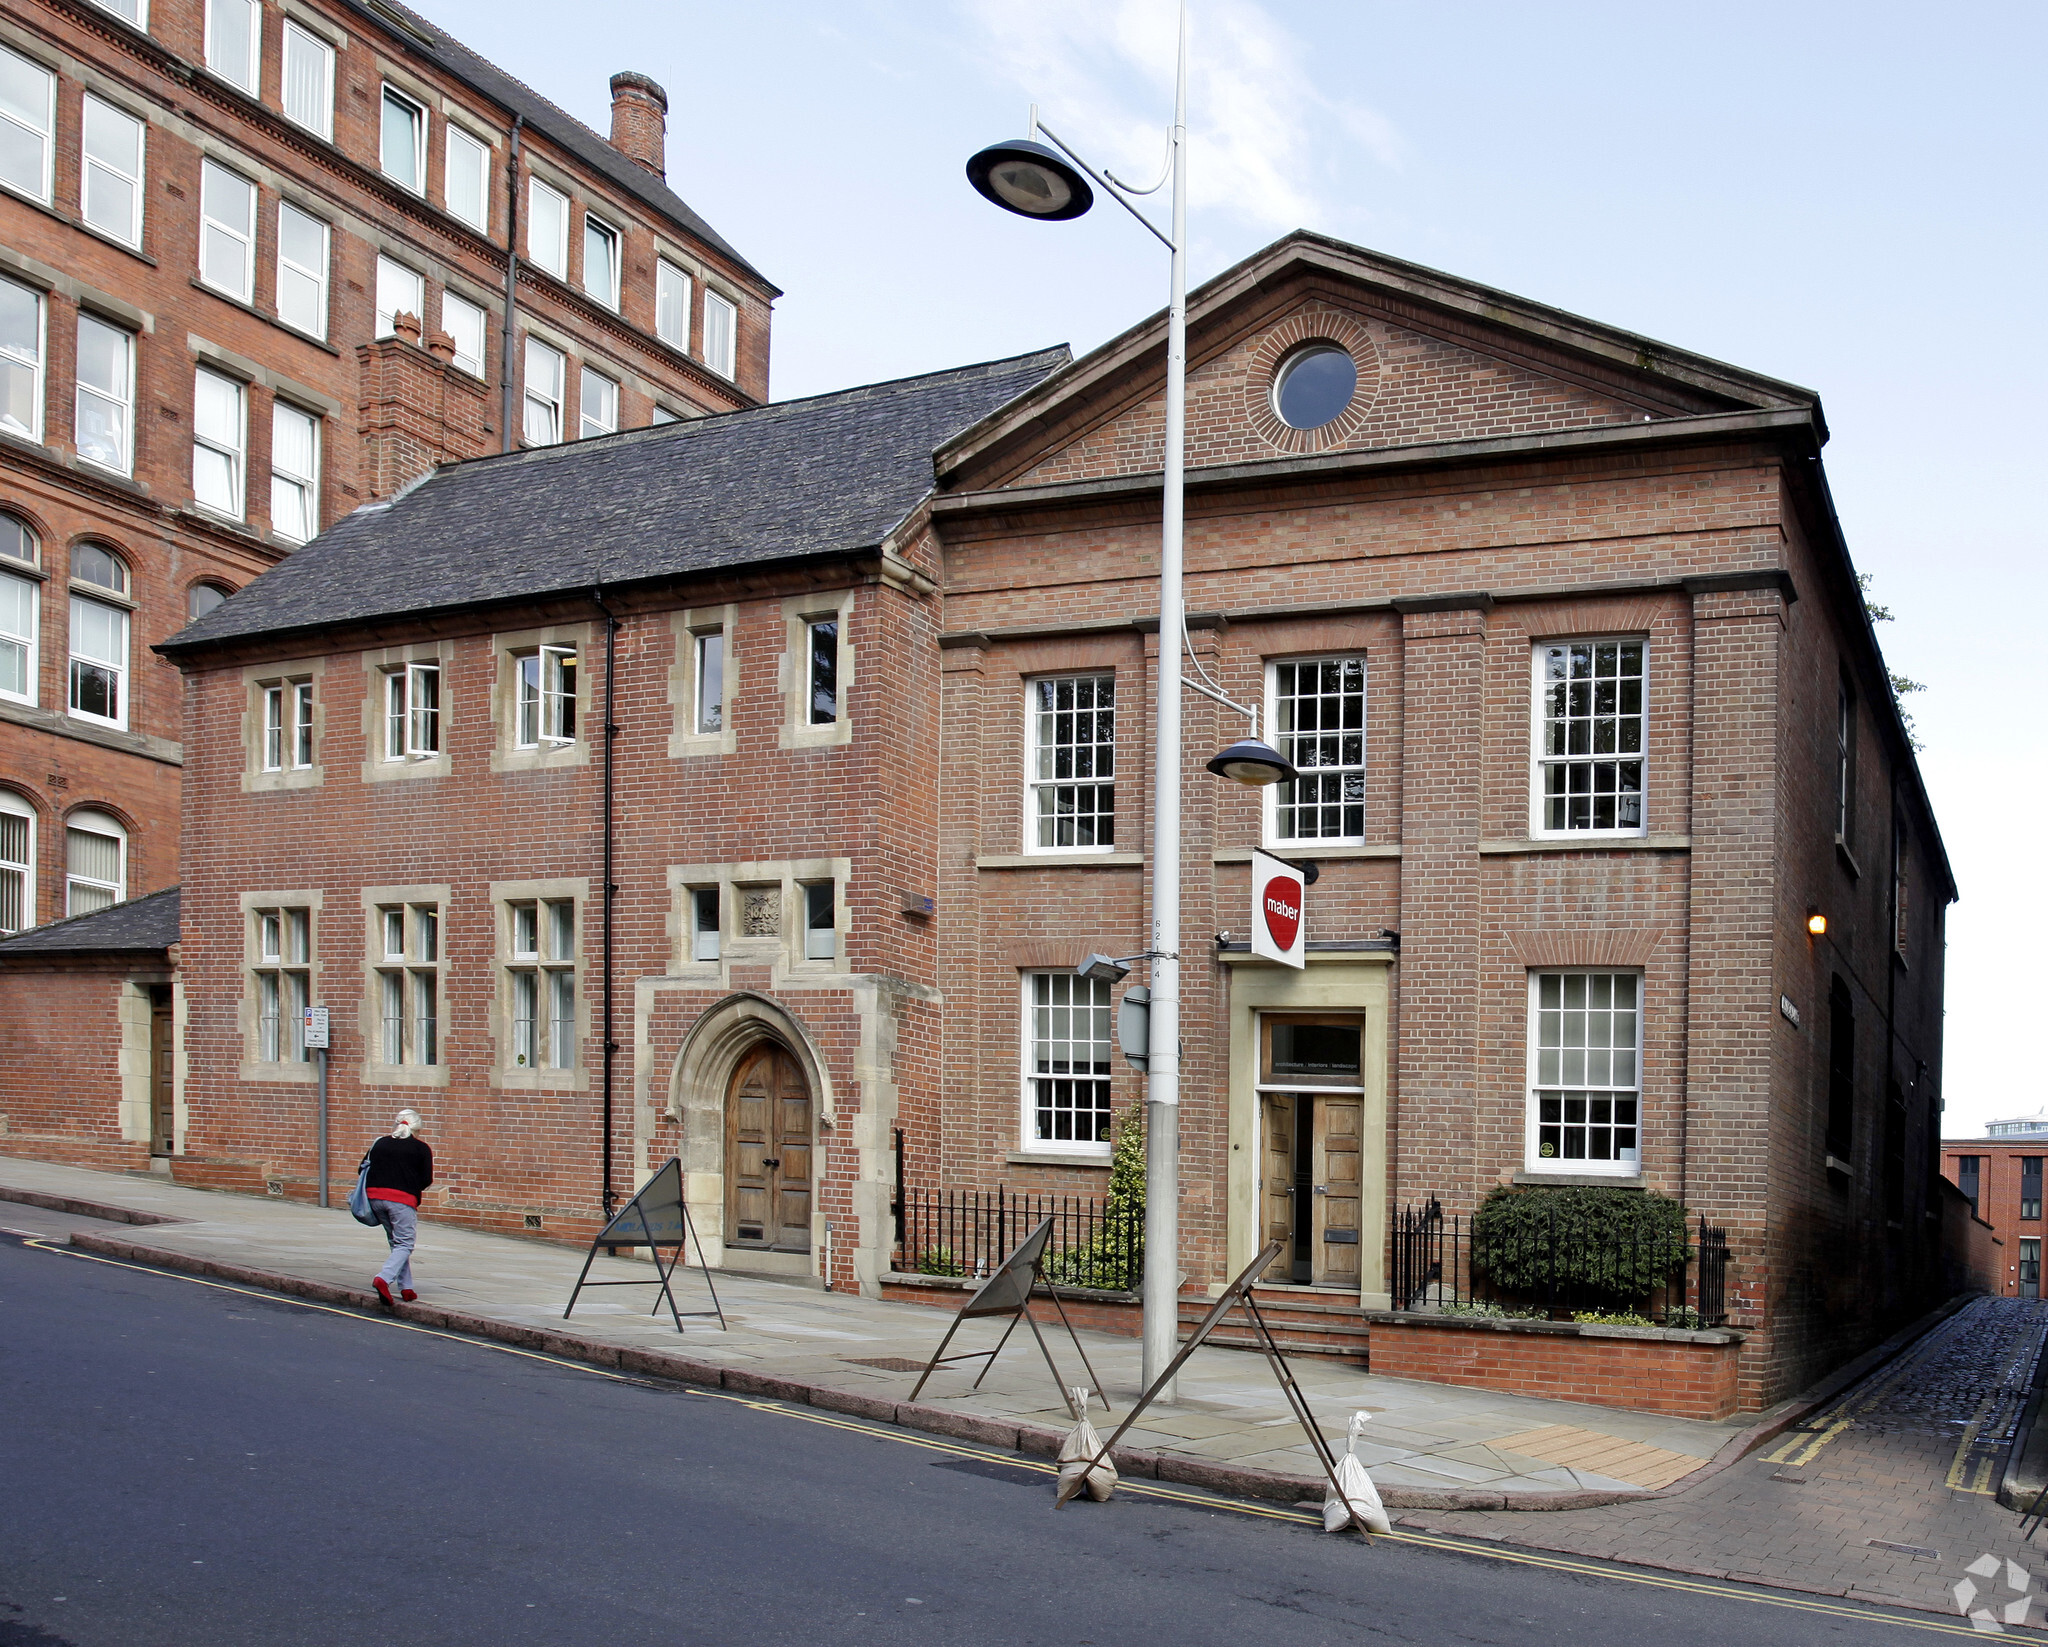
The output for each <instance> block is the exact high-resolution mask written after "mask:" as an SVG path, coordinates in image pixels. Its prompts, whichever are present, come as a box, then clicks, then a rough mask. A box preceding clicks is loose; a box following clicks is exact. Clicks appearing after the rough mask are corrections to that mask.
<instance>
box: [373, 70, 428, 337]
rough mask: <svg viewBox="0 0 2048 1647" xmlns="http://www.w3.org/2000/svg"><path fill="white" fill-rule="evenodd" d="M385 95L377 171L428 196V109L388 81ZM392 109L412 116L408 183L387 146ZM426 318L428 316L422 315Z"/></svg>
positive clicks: (381, 100) (379, 111) (380, 102)
mask: <svg viewBox="0 0 2048 1647" xmlns="http://www.w3.org/2000/svg"><path fill="white" fill-rule="evenodd" d="M381 85H382V88H383V90H382V94H381V95H380V96H379V97H378V99H377V173H378V175H379V176H380V177H385V178H388V179H390V181H391V182H392V183H394V184H395V185H397V187H399V188H401V189H403V190H405V192H406V193H407V194H416V195H419V196H420V197H421V198H423V199H424V198H425V196H426V192H427V109H426V105H425V104H423V103H421V102H420V101H419V99H417V98H415V97H412V96H409V95H408V94H406V93H405V92H402V91H400V90H399V89H398V88H397V87H396V86H394V85H392V83H391V82H390V81H388V80H386V81H383V82H381ZM392 108H397V109H400V110H403V111H405V112H406V113H408V114H410V115H411V116H412V171H413V178H414V181H413V182H410V183H408V182H407V181H406V180H405V179H404V178H403V177H401V176H399V175H398V173H396V172H394V171H393V170H392V169H391V167H390V164H389V158H390V157H389V153H388V149H387V145H388V142H389V139H390V131H389V128H388V125H387V121H386V112H387V111H388V110H390V109H392ZM422 318H424V317H422Z"/></svg>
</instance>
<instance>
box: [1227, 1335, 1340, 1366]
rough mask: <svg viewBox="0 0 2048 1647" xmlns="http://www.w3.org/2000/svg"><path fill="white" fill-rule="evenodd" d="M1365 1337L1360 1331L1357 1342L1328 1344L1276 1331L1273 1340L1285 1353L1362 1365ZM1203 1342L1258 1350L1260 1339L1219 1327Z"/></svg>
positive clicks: (1229, 1348)
mask: <svg viewBox="0 0 2048 1647" xmlns="http://www.w3.org/2000/svg"><path fill="white" fill-rule="evenodd" d="M1365 1338H1366V1335H1365V1334H1364V1333H1363V1332H1360V1333H1359V1334H1358V1335H1357V1341H1356V1342H1355V1343H1336V1344H1326V1343H1314V1342H1310V1341H1307V1340H1304V1339H1299V1338H1294V1337H1290V1336H1289V1335H1288V1334H1286V1333H1279V1332H1276V1333H1275V1334H1274V1335H1273V1342H1274V1343H1276V1344H1278V1345H1279V1346H1280V1352H1281V1354H1283V1355H1328V1356H1334V1357H1336V1358H1338V1359H1339V1360H1343V1361H1355V1362H1357V1363H1358V1364H1359V1365H1360V1366H1361V1367H1362V1366H1364V1365H1366V1362H1367V1345H1366V1342H1365ZM1202 1342H1203V1343H1205V1344H1215V1345H1218V1346H1220V1347H1221V1348H1223V1349H1227V1350H1256V1349H1258V1348H1259V1343H1258V1340H1257V1339H1255V1338H1253V1337H1252V1335H1251V1334H1250V1333H1248V1332H1227V1331H1225V1330H1224V1329H1223V1328H1221V1327H1218V1328H1217V1329H1216V1330H1215V1331H1214V1332H1212V1333H1211V1334H1209V1336H1208V1337H1207V1338H1205V1339H1204V1340H1203V1341H1202Z"/></svg>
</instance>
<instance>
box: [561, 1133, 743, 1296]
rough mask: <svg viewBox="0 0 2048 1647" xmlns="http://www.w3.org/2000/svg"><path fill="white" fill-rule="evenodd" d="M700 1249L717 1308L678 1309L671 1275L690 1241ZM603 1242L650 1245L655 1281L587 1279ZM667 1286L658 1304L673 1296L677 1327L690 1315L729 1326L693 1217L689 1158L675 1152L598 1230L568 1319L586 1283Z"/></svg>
mask: <svg viewBox="0 0 2048 1647" xmlns="http://www.w3.org/2000/svg"><path fill="white" fill-rule="evenodd" d="M686 1243H687V1244H688V1245H689V1246H694V1247H695V1248H696V1249H697V1268H698V1269H699V1270H701V1271H702V1272H703V1275H704V1285H705V1288H706V1289H707V1290H708V1291H709V1292H710V1294H711V1308H710V1309H708V1310H678V1309H677V1308H676V1295H675V1293H674V1292H672V1291H671V1290H670V1288H669V1284H668V1281H669V1277H670V1276H672V1275H674V1274H675V1272H676V1270H677V1269H678V1268H680V1267H681V1265H682V1263H683V1261H684V1258H685V1256H686V1252H685V1244H686ZM599 1247H645V1248H647V1250H648V1254H649V1256H650V1257H652V1258H653V1260H654V1274H655V1279H654V1280H652V1281H591V1280H589V1279H587V1277H588V1276H589V1274H590V1266H591V1265H592V1264H594V1263H596V1262H597V1249H598V1248H599ZM663 1247H674V1248H675V1250H676V1252H675V1257H673V1258H671V1259H670V1260H669V1261H668V1265H667V1267H666V1268H664V1267H663V1265H662V1262H661V1249H662V1248H663ZM654 1286H658V1287H660V1288H661V1298H657V1299H655V1301H654V1308H653V1309H650V1310H649V1311H648V1312H647V1313H648V1314H649V1315H652V1314H653V1313H654V1310H658V1309H660V1308H661V1305H662V1299H666V1300H668V1313H669V1316H670V1318H671V1319H672V1320H674V1322H675V1324H676V1331H677V1332H681V1331H682V1330H683V1317H684V1316H686V1315H715V1316H717V1317H718V1326H719V1330H720V1331H724V1330H725V1310H724V1309H723V1308H722V1307H721V1306H720V1304H719V1302H718V1289H717V1288H716V1287H714V1286H712V1284H711V1266H710V1265H709V1264H707V1263H705V1262H704V1243H703V1242H702V1241H700V1240H698V1239H697V1226H696V1225H695V1224H693V1223H692V1222H691V1221H690V1208H689V1204H688V1203H687V1202H686V1201H684V1199H683V1163H682V1158H681V1157H680V1156H675V1155H671V1156H670V1157H669V1158H668V1164H667V1165H666V1166H664V1167H663V1168H662V1169H661V1171H659V1172H657V1173H656V1174H655V1175H654V1176H653V1177H652V1178H650V1179H648V1180H647V1182H646V1183H645V1184H643V1185H642V1186H641V1188H640V1193H639V1194H638V1195H636V1196H634V1197H633V1199H632V1200H630V1201H628V1202H627V1203H626V1204H625V1205H624V1206H623V1207H621V1208H619V1210H618V1213H617V1215H616V1216H615V1217H614V1218H613V1219H612V1221H611V1222H610V1223H609V1224H607V1225H605V1227H604V1228H603V1229H601V1230H599V1231H598V1232H597V1239H596V1240H595V1241H593V1242H591V1243H590V1252H589V1254H588V1256H586V1257H585V1258H584V1260H583V1273H582V1274H581V1275H579V1276H577V1277H576V1290H575V1292H572V1293H570V1294H569V1309H565V1310H564V1311H562V1319H563V1320H564V1321H566V1320H568V1319H569V1310H573V1309H574V1308H575V1307H576V1300H577V1298H578V1296H579V1295H580V1294H581V1293H582V1291H583V1289H584V1288H585V1287H654Z"/></svg>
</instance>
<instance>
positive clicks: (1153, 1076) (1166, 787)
mask: <svg viewBox="0 0 2048 1647" xmlns="http://www.w3.org/2000/svg"><path fill="white" fill-rule="evenodd" d="M1187 138H1188V11H1187V5H1186V0H1182V4H1181V8H1180V53H1179V62H1178V64H1177V65H1176V68H1175V73H1174V92H1173V291H1172V296H1171V298H1170V300H1169V302H1168V305H1167V311H1166V461H1165V468H1166V473H1165V477H1164V485H1163V487H1162V490H1161V494H1160V502H1159V681H1158V692H1157V704H1156V708H1157V712H1158V720H1157V725H1156V728H1155V733H1154V737H1153V750H1152V762H1153V793H1152V948H1153V951H1154V955H1153V961H1152V1035H1151V1048H1150V1054H1151V1056H1150V1058H1149V1060H1148V1063H1149V1066H1150V1067H1149V1079H1148V1084H1147V1089H1146V1094H1145V1097H1146V1114H1145V1289H1144V1300H1145V1302H1144V1332H1145V1336H1144V1351H1143V1363H1144V1377H1145V1384H1146V1387H1147V1388H1150V1387H1151V1384H1152V1381H1153V1380H1154V1379H1155V1378H1157V1377H1158V1376H1159V1375H1160V1374H1161V1373H1162V1372H1164V1371H1165V1370H1166V1364H1167V1363H1168V1362H1169V1361H1171V1360H1172V1359H1173V1356H1174V1352H1175V1348H1176V1345H1177V1343H1178V1340H1179V1337H1180V648H1181V623H1182V615H1181V518H1182V517H1181V495H1182V485H1181V481H1182V461H1183V455H1184V454H1183V446H1184V443H1185V438H1186V430H1187V366H1188V317H1187V297H1188V164H1187ZM1159 1398H1160V1399H1161V1400H1164V1401H1172V1400H1173V1399H1174V1388H1173V1386H1172V1385H1168V1386H1167V1387H1166V1388H1165V1389H1163V1390H1161V1391H1160V1392H1159Z"/></svg>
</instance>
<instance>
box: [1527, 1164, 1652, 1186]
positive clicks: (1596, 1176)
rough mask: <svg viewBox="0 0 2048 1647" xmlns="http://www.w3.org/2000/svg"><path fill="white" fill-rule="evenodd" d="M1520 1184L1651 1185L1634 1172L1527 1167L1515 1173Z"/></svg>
mask: <svg viewBox="0 0 2048 1647" xmlns="http://www.w3.org/2000/svg"><path fill="white" fill-rule="evenodd" d="M1515 1182H1516V1183H1518V1184H1561V1185H1564V1186H1565V1187H1567V1188H1570V1189H1627V1190H1639V1189H1648V1188H1649V1187H1650V1184H1649V1180H1648V1179H1646V1178H1644V1177H1643V1176H1642V1174H1640V1173H1633V1172H1531V1171H1530V1170H1529V1169H1528V1168H1527V1167H1524V1168H1522V1169H1521V1170H1520V1171H1519V1172H1517V1173H1516V1174H1515Z"/></svg>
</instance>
